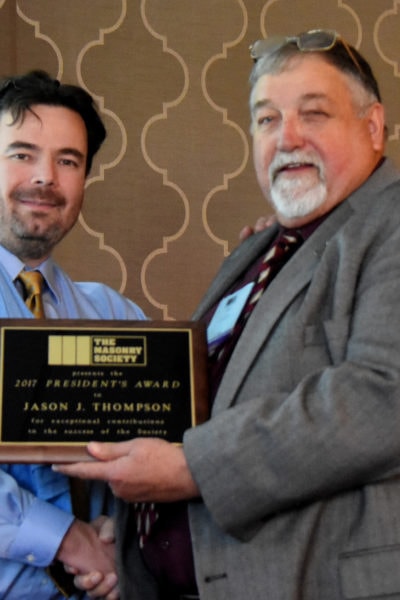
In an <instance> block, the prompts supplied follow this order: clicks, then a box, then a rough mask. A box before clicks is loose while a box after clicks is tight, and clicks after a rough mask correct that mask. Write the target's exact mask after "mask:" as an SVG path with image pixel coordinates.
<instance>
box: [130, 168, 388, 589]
mask: <svg viewBox="0 0 400 600" xmlns="http://www.w3.org/2000/svg"><path fill="white" fill-rule="evenodd" d="M275 233H276V232H275V230H273V231H270V230H268V231H266V232H263V233H261V234H260V235H256V236H253V237H252V238H250V239H249V240H248V241H247V242H246V243H244V244H242V245H241V246H240V247H239V248H238V249H237V250H236V251H235V252H234V253H233V254H232V255H231V256H230V257H229V258H228V259H227V260H226V261H225V262H224V264H223V266H222V268H221V270H220V272H219V274H218V275H217V277H216V278H215V280H214V282H213V283H212V284H211V287H210V289H209V291H208V292H207V294H206V296H205V298H204V299H203V301H202V302H201V304H200V306H199V308H198V310H197V311H196V315H195V317H196V318H201V317H202V315H204V313H205V311H207V309H208V308H209V307H210V306H211V305H213V304H214V303H215V302H216V301H218V299H219V298H220V297H221V296H222V295H223V294H224V292H225V291H226V289H227V288H228V286H229V285H230V284H231V283H232V282H233V281H234V280H235V279H236V278H237V276H238V275H239V274H240V273H241V272H242V271H243V270H244V269H246V267H247V266H248V265H249V264H251V263H252V261H253V260H254V258H255V257H256V256H257V255H258V254H259V253H260V250H261V249H262V248H264V247H265V246H266V245H267V244H268V243H269V241H270V240H271V239H272V237H273V236H274V235H275ZM184 450H185V454H186V457H187V459H188V462H189V466H190V468H191V471H192V473H193V476H194V478H195V479H196V481H197V483H198V485H199V488H200V490H201V493H202V501H198V502H193V503H191V506H190V523H191V531H192V536H193V548H194V555H195V565H196V573H197V580H198V585H199V589H200V595H201V598H202V599H203V600H226V599H227V598H229V599H230V600H245V599H247V598H249V599H251V600H266V599H268V600H299V599H300V598H301V599H302V600H339V599H340V600H342V599H344V598H345V599H356V598H371V599H372V598H374V599H376V598H382V599H383V598H387V597H388V596H390V598H397V599H400V175H399V173H398V172H397V171H396V170H395V169H394V167H393V166H392V165H391V164H390V163H389V162H388V161H386V162H385V163H384V164H383V166H381V167H380V168H379V169H378V170H377V171H376V172H375V173H374V174H373V175H372V176H371V177H370V178H369V180H368V181H367V182H366V183H365V184H364V185H363V186H362V187H361V188H360V189H358V190H357V191H356V192H355V193H353V194H352V195H351V196H350V197H349V198H348V199H347V200H346V201H344V202H343V203H341V204H340V205H339V206H338V207H337V208H336V209H335V210H334V212H333V213H332V214H331V215H330V216H329V217H328V218H327V219H326V220H325V221H324V222H323V223H322V225H320V227H319V228H318V229H317V230H316V231H315V232H314V233H313V234H312V236H311V237H310V238H309V239H308V240H307V242H305V244H304V245H303V246H302V247H301V248H300V249H299V250H298V251H297V252H296V254H295V255H294V257H293V258H292V259H291V260H290V261H289V262H288V263H287V265H286V266H285V267H284V268H283V269H282V271H281V272H280V273H279V275H278V276H277V277H276V278H275V280H274V281H273V282H272V283H271V285H270V286H269V287H268V289H267V291H266V292H265V293H264V295H263V296H262V298H261V300H260V301H259V303H258V305H257V307H256V309H255V310H254V312H253V314H252V315H251V317H250V320H249V322H248V324H247V326H246V329H245V331H244V332H243V334H242V336H241V338H240V340H239V342H238V344H237V346H236V348H235V351H234V354H233V355H232V358H231V360H230V363H229V365H228V368H227V370H226V373H225V375H224V378H223V380H222V383H221V385H220V388H219V392H218V395H217V397H216V399H215V403H214V406H213V413H212V418H211V419H210V420H209V421H208V422H207V423H205V424H203V425H201V426H199V427H196V428H193V429H190V430H188V431H187V432H186V433H185V437H184ZM129 537H130V536H128V538H129ZM126 540H127V538H125V544H126ZM124 557H125V559H126V560H127V561H128V563H127V564H125V567H124V569H125V573H126V572H127V570H128V569H132V568H133V566H132V565H133V563H132V560H131V559H130V558H129V553H128V552H125V554H124ZM137 564H138V563H137V562H136V563H135V569H137V568H139V567H137ZM142 574H143V573H142V572H141V571H140V570H139V571H137V572H136V573H135V576H134V578H135V579H136V584H138V583H139V585H138V590H137V592H133V591H131V595H130V596H129V595H127V596H126V598H130V599H134V598H140V599H142V598H143V600H149V599H150V598H153V597H154V598H156V597H157V596H156V595H154V596H153V595H152V593H153V592H152V593H150V592H149V591H148V592H146V593H147V595H146V594H145V593H142V592H141V591H140V588H141V585H142V583H143V585H144V581H143V580H142V579H141V578H142ZM143 589H144V588H143Z"/></svg>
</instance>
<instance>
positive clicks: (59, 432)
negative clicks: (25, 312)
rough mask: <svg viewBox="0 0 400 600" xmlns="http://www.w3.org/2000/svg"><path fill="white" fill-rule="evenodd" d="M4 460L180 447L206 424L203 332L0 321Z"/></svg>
mask: <svg viewBox="0 0 400 600" xmlns="http://www.w3.org/2000/svg"><path fill="white" fill-rule="evenodd" d="M0 327H1V331H0V339H1V373H0V461H1V462H3V463H4V462H51V463H56V462H69V461H76V460H89V459H90V457H89V455H88V453H87V452H86V449H85V447H86V444H87V443H88V442H89V441H91V440H97V441H122V440H128V439H132V438H135V437H159V438H163V439H165V440H167V441H169V442H173V443H177V444H179V443H181V441H182V436H183V432H184V431H185V430H186V429H188V428H189V427H193V426H195V425H197V424H199V423H201V422H203V421H204V420H205V419H206V418H207V417H208V406H207V383H206V341H205V339H206V337H205V331H204V327H203V326H202V325H200V324H198V323H192V322H182V321H181V322H173V321H118V322H115V321H83V320H56V321H54V320H53V321H50V320H36V319H32V320H26V319H23V320H21V319H19V320H16V319H4V320H1V321H0Z"/></svg>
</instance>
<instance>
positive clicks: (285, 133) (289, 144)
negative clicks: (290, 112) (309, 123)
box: [277, 116, 304, 152]
mask: <svg viewBox="0 0 400 600" xmlns="http://www.w3.org/2000/svg"><path fill="white" fill-rule="evenodd" d="M303 143H304V137H303V130H302V126H301V123H300V122H299V119H297V118H296V117H295V116H288V117H285V118H283V119H282V121H281V123H280V129H279V133H278V142H277V146H278V149H279V150H281V151H284V152H290V151H292V150H295V149H296V148H300V147H301V146H302V145H303Z"/></svg>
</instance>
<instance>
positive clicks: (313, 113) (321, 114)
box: [304, 109, 329, 119]
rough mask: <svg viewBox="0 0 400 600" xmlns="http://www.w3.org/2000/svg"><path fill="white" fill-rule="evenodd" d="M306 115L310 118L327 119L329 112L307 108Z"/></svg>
mask: <svg viewBox="0 0 400 600" xmlns="http://www.w3.org/2000/svg"><path fill="white" fill-rule="evenodd" d="M304 116H305V117H306V118H310V119H313V118H315V119H325V118H328V117H329V114H328V113H327V112H326V111H324V110H318V109H315V110H307V111H305V112H304Z"/></svg>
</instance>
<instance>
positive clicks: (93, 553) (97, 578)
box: [56, 518, 119, 600]
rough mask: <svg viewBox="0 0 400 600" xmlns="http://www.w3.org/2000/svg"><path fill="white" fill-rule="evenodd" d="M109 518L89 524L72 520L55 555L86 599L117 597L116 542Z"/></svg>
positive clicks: (107, 599) (115, 598) (113, 598)
mask: <svg viewBox="0 0 400 600" xmlns="http://www.w3.org/2000/svg"><path fill="white" fill-rule="evenodd" d="M110 521H111V520H110V519H104V518H101V520H100V519H99V520H97V521H96V522H93V523H92V524H88V523H84V522H83V521H79V520H77V519H76V520H75V521H74V522H73V524H72V525H71V527H70V528H69V530H68V531H67V533H66V535H65V536H64V539H63V541H62V542H61V545H60V548H59V550H58V552H57V556H56V558H57V559H58V560H59V561H61V562H62V563H63V564H64V567H65V570H66V571H68V572H69V573H72V574H74V575H75V585H76V586H77V587H78V588H80V589H84V590H86V591H87V595H88V596H89V598H99V597H101V598H104V599H105V600H117V599H118V598H119V592H118V585H117V574H116V566H115V543H114V538H113V532H112V531H110V527H109V525H110Z"/></svg>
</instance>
